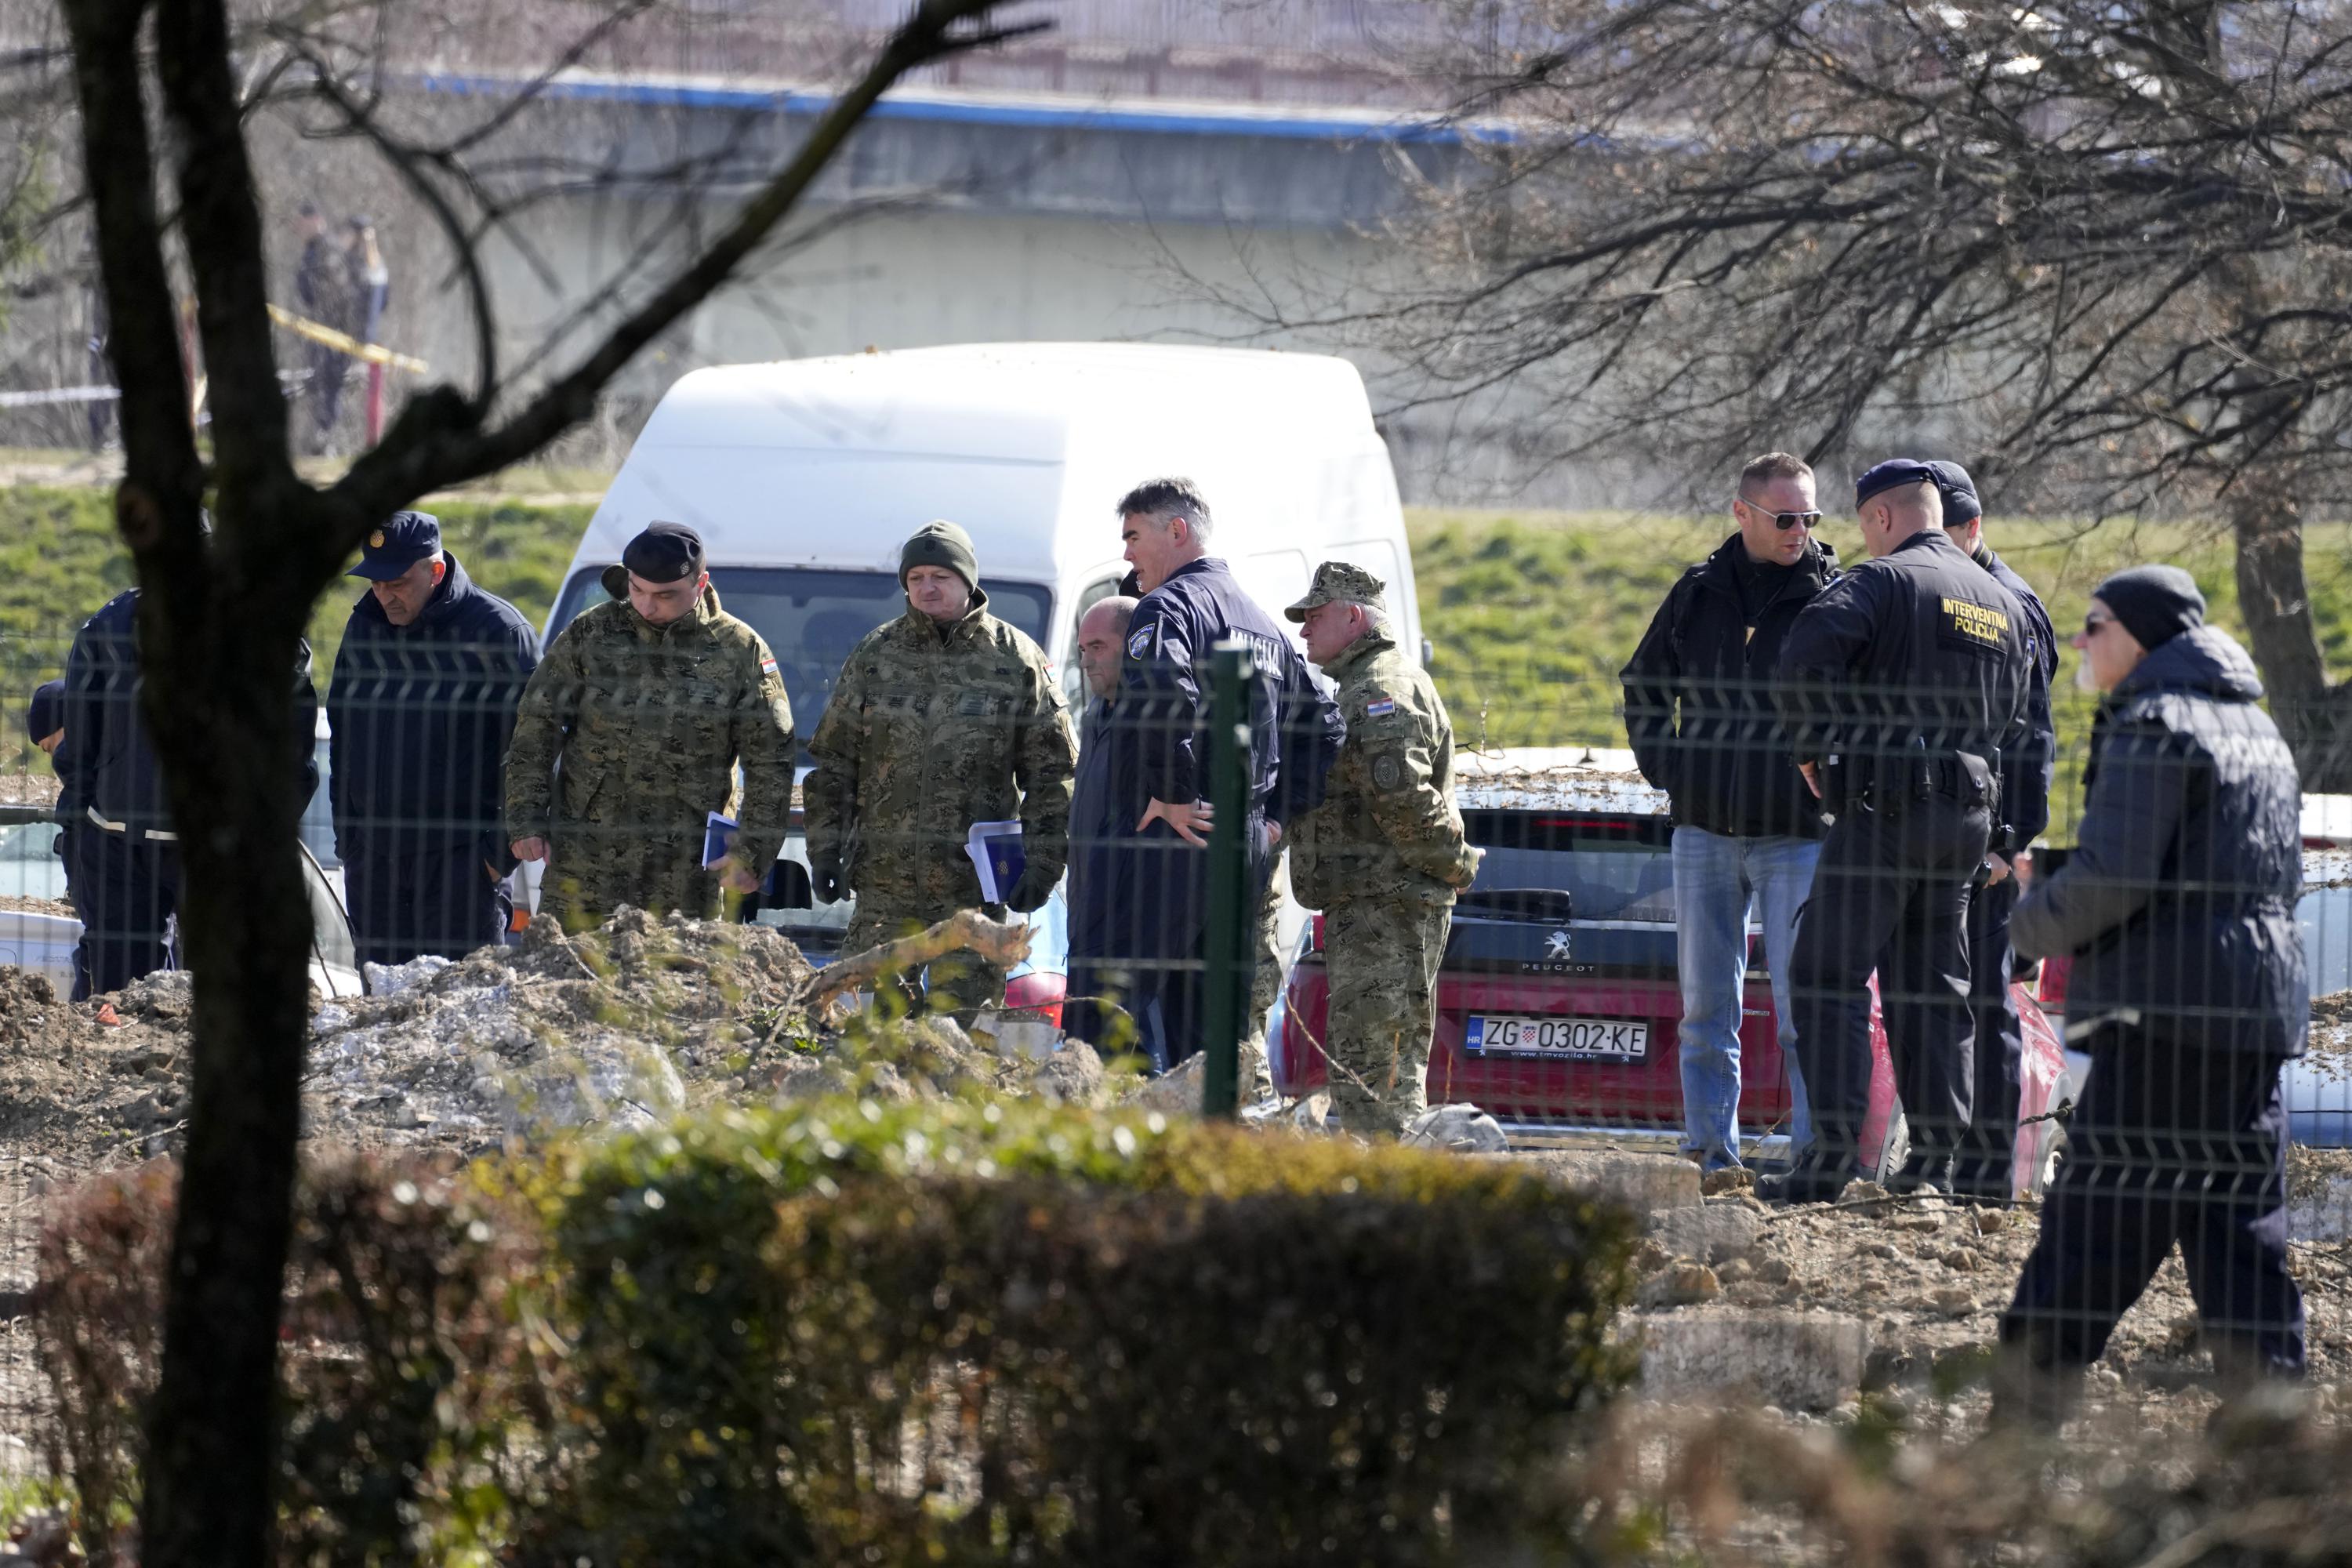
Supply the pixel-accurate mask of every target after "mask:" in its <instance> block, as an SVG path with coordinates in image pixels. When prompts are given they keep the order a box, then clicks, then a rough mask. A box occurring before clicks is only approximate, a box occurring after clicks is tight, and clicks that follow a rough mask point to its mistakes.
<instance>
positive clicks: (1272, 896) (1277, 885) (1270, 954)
mask: <svg viewBox="0 0 2352 1568" xmlns="http://www.w3.org/2000/svg"><path fill="white" fill-rule="evenodd" d="M1274 853H1275V860H1274V864H1273V866H1272V868H1270V869H1269V870H1268V871H1267V874H1266V879H1265V897H1263V898H1261V899H1260V900H1258V906H1257V953H1256V964H1255V968H1253V969H1252V971H1251V973H1250V1005H1249V1020H1248V1027H1249V1032H1248V1033H1247V1034H1245V1035H1244V1036H1243V1037H1242V1049H1241V1068H1240V1071H1239V1072H1238V1073H1237V1074H1236V1075H1235V1077H1234V1082H1235V1084H1236V1085H1237V1086H1238V1087H1239V1088H1240V1089H1241V1099H1242V1103H1243V1104H1244V1105H1247V1104H1249V1103H1250V1102H1251V1101H1253V1100H1264V1099H1265V1097H1266V1096H1268V1095H1270V1094H1272V1093H1273V1092H1274V1073H1273V1070H1272V1067H1271V1064H1270V1063H1269V1062H1268V1061H1267V1058H1266V1037H1265V1028H1266V1023H1267V1020H1268V1019H1269V1018H1270V1017H1271V1016H1273V1013H1274V999H1275V997H1276V996H1277V995H1279V994H1281V991H1282V948H1281V930H1280V923H1281V920H1282V847H1281V846H1280V845H1276V847H1275V851H1274Z"/></svg>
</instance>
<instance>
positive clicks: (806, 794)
mask: <svg viewBox="0 0 2352 1568" xmlns="http://www.w3.org/2000/svg"><path fill="white" fill-rule="evenodd" d="M809 752H810V754H811V755H812V756H813V757H814V758H815V760H816V769H815V771H814V773H810V774H809V776H808V779H807V781H806V783H804V784H803V785H802V789H801V798H802V804H803V810H804V811H805V813H806V816H807V820H808V851H809V862H810V864H812V865H818V866H822V865H824V864H825V862H826V861H827V860H828V859H829V858H837V859H838V861H839V863H840V864H841V866H842V868H843V870H844V872H845V876H846V878H847V879H848V883H849V886H850V887H852V888H854V889H856V890H857V891H858V892H859V893H861V894H872V895H876V896H878V897H882V898H887V899H894V900H922V901H926V902H929V901H936V902H938V903H940V904H941V905H943V906H945V905H953V906H954V907H957V908H969V907H971V906H972V905H975V904H977V903H979V902H980V878H979V874H978V873H977V872H976V871H975V870H974V869H973V868H972V864H971V858H970V857H969V856H967V855H966V854H965V853H964V838H965V836H966V834H967V833H968V832H969V830H970V829H971V825H972V824H973V823H975V822H999V821H1011V820H1013V819H1014V818H1015V817H1018V818H1019V820H1020V822H1021V837H1022V852H1023V858H1024V861H1025V862H1026V864H1027V866H1028V867H1029V868H1030V869H1031V870H1033V871H1034V872H1035V873H1037V874H1038V875H1040V876H1043V877H1045V878H1047V879H1049V880H1050V879H1059V878H1060V876H1061V874H1062V868H1063V866H1064V865H1065V864H1066V862H1067V860H1068V858H1069V839H1070V775H1071V773H1072V771H1073V769H1074V766H1075V763H1076V756H1077V742H1076V737H1075V736H1074V735H1073V734H1072V732H1071V730H1070V718H1069V714H1068V712H1067V711H1066V710H1065V709H1064V707H1063V705H1062V696H1061V693H1060V691H1059V690H1057V689H1055V683H1054V679H1053V674H1052V671H1050V670H1049V669H1048V668H1046V665H1045V653H1044V652H1043V651H1042V650H1041V649H1040V648H1039V647H1037V645H1036V644H1035V643H1034V642H1032V641H1030V640H1029V637H1028V636H1027V634H1025V633H1024V632H1023V631H1021V630H1020V628H1018V627H1016V626H1007V625H1005V624H1004V623H1003V621H1000V620H998V619H997V618H996V617H995V616H992V615H990V614H989V613H988V595H986V594H985V593H984V592H978V591H975V593H974V594H973V595H972V608H971V613H970V614H968V615H966V616H964V617H963V619H961V620H960V621H958V622H956V623H955V624H954V625H953V626H949V627H946V628H945V629H944V630H942V629H941V628H940V626H939V625H938V623H936V622H934V621H933V620H932V619H931V618H930V617H929V616H926V615H924V614H922V613H921V612H920V611H919V610H914V609H909V610H908V612H907V613H906V614H905V615H903V616H899V617H898V619H897V620H895V621H891V622H889V623H888V624H887V625H885V626H878V627H877V628H875V629H874V630H873V631H871V632H868V633H867V634H866V636H865V637H864V638H862V639H861V640H860V641H859V642H858V644H857V646H856V647H855V648H853V649H851V650H850V655H849V658H848V661H847V662H846V663H845V664H844V665H843V666H842V669H841V679H840V681H839V682H838V683H837V684H836V685H835V687H834V689H833V700H831V701H830V702H828V703H826V704H825V710H824V718H822V719H820V720H819V721H817V726H816V734H815V737H814V739H812V740H811V741H810V742H809Z"/></svg>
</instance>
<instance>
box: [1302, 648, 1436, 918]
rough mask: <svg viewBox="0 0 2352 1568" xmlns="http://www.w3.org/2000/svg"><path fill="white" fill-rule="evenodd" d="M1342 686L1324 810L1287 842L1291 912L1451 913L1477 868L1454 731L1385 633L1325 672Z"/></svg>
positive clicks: (1423, 679)
mask: <svg viewBox="0 0 2352 1568" xmlns="http://www.w3.org/2000/svg"><path fill="white" fill-rule="evenodd" d="M1323 673H1325V674H1326V675H1328V676H1330V677H1331V678H1332V679H1334V680H1337V681H1338V682H1339V717H1340V718H1341V719H1342V720H1343V721H1345V722H1346V724H1347V726H1348V738H1347V740H1346V741H1344V742H1341V743H1340V746H1339V761H1337V762H1336V763H1332V764H1331V776H1330V781H1329V783H1328V785H1327V786H1326V789H1325V793H1324V796H1323V804H1322V805H1319V806H1318V807H1316V808H1315V810H1314V811H1312V812H1310V813H1308V814H1307V816H1306V818H1305V819H1304V820H1302V821H1301V822H1300V823H1299V824H1298V825H1297V828H1296V829H1295V830H1294V831H1293V833H1292V836H1291V839H1290V885H1291V888H1292V890H1293V891H1295V892H1296V893H1297V895H1298V901H1299V902H1301V903H1303V904H1305V905H1307V906H1308V907H1309V908H1311V909H1326V908H1328V907H1329V906H1330V905H1332V904H1334V903H1337V902H1340V901H1342V900H1348V899H1386V900H1394V901H1398V902H1403V903H1423V904H1450V903H1452V902H1453V901H1454V894H1455V892H1457V891H1458V890H1460V889H1464V888H1466V887H1468V886H1469V885H1470V879H1471V877H1472V876H1473V874H1474V873H1475V871H1476V869H1477V857H1476V856H1475V854H1474V853H1472V851H1471V850H1470V848H1469V847H1468V845H1467V843H1466V842H1465V839H1464V837H1463V835H1462V813H1461V811H1460V810H1459V809H1458V808H1457V807H1456V806H1455V805H1454V722H1453V721H1452V720H1450V719H1448V718H1447V717H1446V716H1445V704H1444V702H1442V701H1440V700H1438V696H1437V689H1436V688H1435V687H1434V686H1432V685H1431V684H1430V680H1429V676H1428V675H1427V674H1426V673H1425V672H1424V671H1423V669H1422V668H1421V667H1420V666H1419V665H1417V664H1414V663H1413V662H1412V660H1410V659H1408V658H1405V657H1404V655H1403V654H1402V653H1400V652H1399V651H1398V650H1397V645H1396V643H1395V640H1394V639H1393V638H1391V637H1389V636H1388V635H1387V634H1386V633H1384V632H1371V633H1368V634H1366V635H1365V636H1364V637H1361V638H1360V639H1359V640H1358V641H1356V642H1355V643H1354V644H1352V645H1350V646H1349V647H1348V648H1347V649H1346V650H1345V651H1344V652H1342V653H1341V654H1340V655H1339V657H1338V658H1334V659H1333V660H1332V661H1331V662H1330V663H1329V664H1328V665H1326V666H1325V667H1324V670H1323Z"/></svg>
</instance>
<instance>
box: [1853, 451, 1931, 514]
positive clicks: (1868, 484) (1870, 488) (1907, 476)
mask: <svg viewBox="0 0 2352 1568" xmlns="http://www.w3.org/2000/svg"><path fill="white" fill-rule="evenodd" d="M1935 482H1936V470H1935V469H1933V468H1929V467H1928V466H1927V464H1925V463H1922V462H1919V461H1917V460H1916V459H1914V458H1887V459H1886V461H1885V462H1883V463H1877V464H1874V465H1873V466H1872V467H1870V468H1864V470H1863V471H1862V478H1860V479H1856V480H1854V481H1853V504H1854V509H1855V510H1861V508H1862V507H1863V505H1864V503H1865V502H1866V501H1868V500H1870V498H1871V497H1873V496H1874V495H1876V494H1877V493H1878V492H1879V491H1881V490H1891V489H1895V488H1897V487H1898V486H1902V485H1932V484H1934V483H1935Z"/></svg>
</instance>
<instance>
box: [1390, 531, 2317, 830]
mask: <svg viewBox="0 0 2352 1568" xmlns="http://www.w3.org/2000/svg"><path fill="white" fill-rule="evenodd" d="M1407 518H1408V523H1409V526H1410V528H1411V531H1412V552H1413V573H1414V577H1415V579H1416V581H1417V583H1418V585H1419V588H1420V595H1421V614H1422V630H1423V634H1424V635H1425V636H1427V637H1429V638H1430V640H1431V641H1432V642H1433V644H1434V645H1435V647H1436V656H1435V658H1434V659H1433V662H1432V665H1431V674H1432V675H1433V676H1434V677H1435V679H1436V680H1437V685H1438V689H1439V690H1440V692H1441V693H1442V694H1443V695H1444V698H1445V702H1446V706H1447V708H1448V709H1449V710H1451V711H1452V713H1453V715H1454V731H1455V733H1456V735H1457V736H1458V737H1459V738H1460V739H1461V741H1462V742H1464V743H1465V744H1468V745H1487V746H1502V745H1551V744H1570V743H1575V744H1587V745H1610V746H1622V745H1623V744H1624V743H1625V740H1624V734H1625V731H1624V721H1623V718H1622V712H1621V707H1622V693H1621V691H1620V689H1619V687H1618V684H1617V671H1618V670H1619V669H1620V668H1622V667H1623V665H1624V662H1625V660H1626V659H1627V658H1629V657H1630V656H1631V655H1632V653H1633V647H1634V645H1635V644H1636V643H1637V642H1639V641H1640V640H1641V637H1642V633H1643V629H1644V628H1646V627H1647V626H1648V625H1649V621H1650V616H1652V614H1653V613H1654V612H1655V610H1656V608H1657V606H1658V604H1659V602H1660V601H1661V600H1663V599H1664V597H1665V594H1666V590H1667V589H1668V588H1669V587H1670V586H1671V585H1672V584H1673V583H1674V580H1675V577H1676V576H1677V575H1678V574H1681V572H1682V571H1683V570H1684V569H1685V567H1687V566H1689V565H1690V564H1691V563H1695V562H1696V561H1698V560H1700V559H1701V558H1703V557H1704V556H1705V555H1706V553H1707V552H1709V551H1711V550H1713V549H1714V548H1715V547H1716V546H1717V544H1720V543H1721V542H1723V540H1724V539H1725V538H1726V537H1727V536H1728V534H1729V532H1730V530H1731V524H1730V521H1729V520H1728V519H1724V520H1722V521H1714V520H1707V521H1700V520H1696V519H1690V518H1672V517H1657V516H1648V517H1643V516H1633V515H1621V514H1602V513H1590V512H1587V513H1560V512H1537V511H1452V510H1415V511H1412V512H1409V513H1408V514H1407ZM1825 537H1826V538H1827V539H1828V541H1829V542H1830V543H1831V544H1832V545H1833V546H1835V547H1836V549H1837V551H1838V553H1839V556H1840V558H1841V559H1842V560H1843V561H1845V562H1846V563H1848V564H1852V563H1854V562H1856V561H1859V560H1861V559H1862V558H1863V553H1862V546H1861V542H1860V539H1859V536H1858V535H1857V534H1856V532H1855V530H1854V527H1853V523H1852V522H1851V521H1843V522H1832V524H1831V525H1830V526H1829V528H1828V529H1827V531H1826V534H1825ZM1988 537H1989V538H1990V541H1991V542H1992V545H1993V548H1994V549H1995V550H1998V551H1999V552H2000V553H2001V555H2002V557H2003V558H2004V559H2005V560H2007V561H2008V562H2009V563H2010V564H2011V566H2013V567H2015V568H2016V569H2017V571H2018V572H2019V573H2020V574H2021V575H2022V576H2023V577H2024V578H2025V580H2026V581H2027V582H2029V583H2031V584H2033V585H2034V587H2035V589H2036V591H2038V592H2039V593H2040V594H2041V595H2042V601H2043V603H2044V604H2046V605H2048V606H2049V609H2050V616H2051V620H2052V623H2053V625H2054V626H2056V628H2057V631H2058V635H2059V637H2060V639H2061V641H2062V643H2063V641H2064V639H2066V638H2067V637H2070V636H2071V635H2072V634H2073V632H2074V629H2075V628H2076V627H2078V626H2081V625H2082V622H2083V616H2084V610H2085V609H2086V608H2087V606H2088V605H2089V602H2090V596H2091V590H2092V589H2093V588H2094V587H2095V586H2096V585H2097V584H2098V582H2099V580H2100V579H2101V578H2103V577H2105V575H2106V574H2109V573H2111V572H2114V571H2117V570H2119V569H2121V568H2122V567H2125V566H2131V565H2139V564H2143V563H2150V562H2165V563H2171V564H2175V565H2179V566H2181V567H2184V568H2186V569H2187V570H2188V572H2189V574H2190V575H2192V576H2194V577H2195V578H2196V579H2197V584H2198V586H2199V587H2200V589H2202V590H2203V592H2204V595H2205V598H2206V602H2207V604H2208V605H2209V606H2210V618H2211V619H2212V620H2213V621H2214V622H2215V623H2216V624H2217V625H2219V626H2222V627H2223V628H2224V629H2226V630H2227V631H2229V632H2230V633H2231V636H2233V637H2238V638H2240V640H2241V641H2242V640H2243V639H2244V636H2245V627H2244V624H2243V622H2242V619H2241V617H2240V616H2239V614H2238V593H2237V581H2236V577H2235V574H2234V572H2233V569H2232V565H2231V544H2230V540H2229V538H2228V536H2227V534H2226V533H2224V532H2223V531H2220V530H2218V529H2215V528H2212V527H2210V526H2206V525H2201V524H2193V523H2136V522H2133V521H2128V520H2125V521H2113V522H2107V523H2104V524H2101V525H2100V526H2098V527H2096V528H2089V527H2085V526H2084V524H2082V523H2080V522H2016V521H2013V522H2000V521H1995V522H1994V523H1993V524H1991V525H1990V529H1989V531H1988ZM2305 540H2306V543H2305V566H2306V571H2307V574H2308V576H2309V579H2310V587H2311V598H2312V605H2313V613H2314V616H2315V618H2316V620H2317V622H2318V627H2319V634H2320V641H2321V646H2322V647H2323V648H2324V649H2325V650H2326V655H2327V658H2328V660H2329V662H2330V664H2331V665H2332V666H2333V667H2335V668H2338V669H2341V668H2346V667H2347V665H2352V525H2347V524H2345V523H2328V524H2323V525H2316V526H2314V527H2312V528H2311V529H2310V530H2308V531H2307V532H2306V535H2305ZM2075 660H2076V655H2075V654H2074V652H2073V650H2072V649H2071V648H2067V649H2063V650H2062V653H2061V657H2060V666H2059V671H2058V680H2059V689H2058V691H2057V702H2056V713H2057V722H2058V743H2059V749H2060V780H2059V788H2058V791H2057V799H2056V800H2055V801H2054V802H2053V817H2054V818H2055V819H2056V820H2055V822H2054V823H2053V831H2060V832H2063V828H2064V826H2065V825H2066V824H2068V823H2070V822H2071V820H2072V817H2073V816H2074V812H2075V811H2076V810H2077V809H2079V805H2080V800H2081V789H2080V776H2081V762H2082V757H2083V752H2084V748H2085V746H2086V745H2087V743H2088V741H2089V737H2090V723H2091V712H2092V709H2093V706H2094V699H2093V698H2092V697H2091V696H2090V695H2089V694H2088V693H2085V692H2082V691H2078V690H2077V689H2075V688H2074V665H2075Z"/></svg>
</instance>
